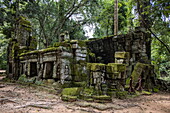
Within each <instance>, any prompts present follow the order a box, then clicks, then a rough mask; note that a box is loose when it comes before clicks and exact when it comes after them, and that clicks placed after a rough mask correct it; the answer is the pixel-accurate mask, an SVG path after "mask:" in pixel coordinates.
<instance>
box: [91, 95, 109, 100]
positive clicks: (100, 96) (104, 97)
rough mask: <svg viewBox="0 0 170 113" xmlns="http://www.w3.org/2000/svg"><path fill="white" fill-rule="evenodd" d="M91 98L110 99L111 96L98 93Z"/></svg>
mask: <svg viewBox="0 0 170 113" xmlns="http://www.w3.org/2000/svg"><path fill="white" fill-rule="evenodd" d="M93 99H97V100H110V99H111V97H110V96H108V95H99V96H93Z"/></svg>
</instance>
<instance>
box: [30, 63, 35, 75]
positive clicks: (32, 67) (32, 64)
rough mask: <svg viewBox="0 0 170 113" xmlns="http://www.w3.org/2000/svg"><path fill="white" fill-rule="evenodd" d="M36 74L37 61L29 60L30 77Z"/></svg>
mask: <svg viewBox="0 0 170 113" xmlns="http://www.w3.org/2000/svg"><path fill="white" fill-rule="evenodd" d="M34 76H37V62H30V77H34Z"/></svg>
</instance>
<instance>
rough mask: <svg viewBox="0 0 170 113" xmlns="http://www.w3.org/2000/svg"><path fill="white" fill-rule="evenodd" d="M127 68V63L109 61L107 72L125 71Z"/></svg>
mask: <svg viewBox="0 0 170 113" xmlns="http://www.w3.org/2000/svg"><path fill="white" fill-rule="evenodd" d="M125 70H126V65H125V64H117V63H109V64H108V65H107V66H106V72H107V73H114V72H124V71H125Z"/></svg>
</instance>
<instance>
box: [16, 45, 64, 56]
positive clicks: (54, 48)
mask: <svg viewBox="0 0 170 113" xmlns="http://www.w3.org/2000/svg"><path fill="white" fill-rule="evenodd" d="M56 50H61V48H60V47H50V48H46V49H41V50H34V51H29V52H26V53H21V54H20V55H19V56H24V55H30V54H37V53H46V52H51V51H56Z"/></svg>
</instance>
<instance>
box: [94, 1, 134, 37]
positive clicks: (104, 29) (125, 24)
mask: <svg viewBox="0 0 170 113" xmlns="http://www.w3.org/2000/svg"><path fill="white" fill-rule="evenodd" d="M100 5H101V7H100V8H99V9H98V13H99V15H97V16H96V17H95V19H96V21H97V25H96V28H95V34H94V35H95V37H101V36H108V35H113V32H114V0H102V2H100ZM118 7H119V12H118V13H119V16H118V18H119V24H118V25H119V26H118V27H119V32H120V33H123V34H124V33H127V31H128V29H129V28H130V24H131V18H133V15H132V13H131V9H132V5H131V1H126V0H119V4H118Z"/></svg>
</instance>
